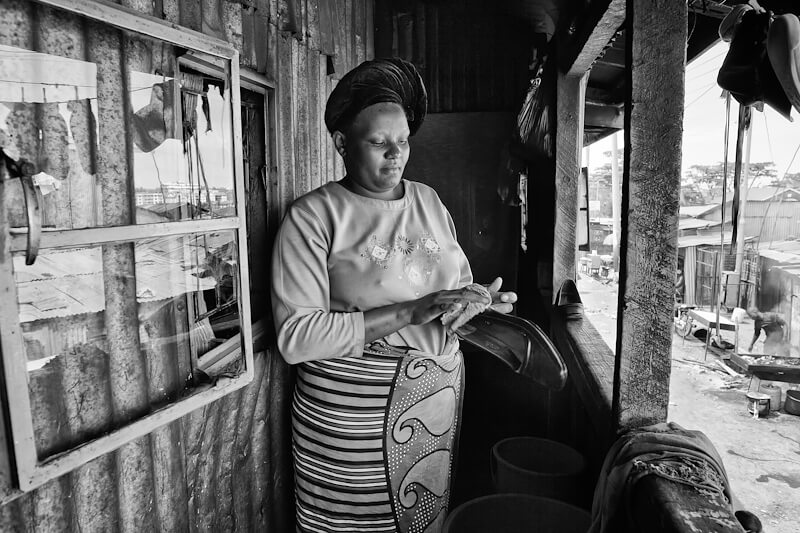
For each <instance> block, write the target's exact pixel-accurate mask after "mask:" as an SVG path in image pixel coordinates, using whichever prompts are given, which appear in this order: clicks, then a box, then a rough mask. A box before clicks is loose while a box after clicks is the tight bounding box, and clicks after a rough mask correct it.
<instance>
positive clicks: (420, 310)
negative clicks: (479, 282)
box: [407, 288, 484, 326]
mask: <svg viewBox="0 0 800 533" xmlns="http://www.w3.org/2000/svg"><path fill="white" fill-rule="evenodd" d="M483 301H484V298H483V296H481V295H480V294H478V293H476V292H474V291H470V290H467V289H465V288H461V289H453V290H443V291H436V292H432V293H430V294H428V295H426V296H423V297H422V298H420V299H418V300H412V301H410V302H407V305H408V309H409V312H410V315H409V324H412V325H416V326H418V325H421V324H427V323H428V322H430V321H431V320H434V319H435V318H437V317H439V316H441V315H442V314H443V313H445V312H446V311H449V310H450V309H453V308H459V307H463V306H465V305H467V304H468V303H470V302H476V303H480V302H483Z"/></svg>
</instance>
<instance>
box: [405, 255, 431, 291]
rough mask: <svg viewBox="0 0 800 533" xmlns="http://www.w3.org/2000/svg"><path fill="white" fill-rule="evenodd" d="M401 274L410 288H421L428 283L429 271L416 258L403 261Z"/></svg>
mask: <svg viewBox="0 0 800 533" xmlns="http://www.w3.org/2000/svg"><path fill="white" fill-rule="evenodd" d="M403 274H405V276H406V279H407V280H408V283H409V284H410V285H411V286H412V287H415V288H416V287H422V286H424V285H425V284H427V282H428V278H430V274H431V271H430V270H428V269H427V267H426V266H425V265H424V264H423V263H422V262H421V261H420V260H419V259H417V258H411V259H406V260H405V261H403Z"/></svg>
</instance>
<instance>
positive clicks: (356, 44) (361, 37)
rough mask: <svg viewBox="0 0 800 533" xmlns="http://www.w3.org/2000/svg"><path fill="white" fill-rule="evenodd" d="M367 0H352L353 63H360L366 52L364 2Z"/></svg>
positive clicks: (364, 58) (365, 56)
mask: <svg viewBox="0 0 800 533" xmlns="http://www.w3.org/2000/svg"><path fill="white" fill-rule="evenodd" d="M366 3H367V0H353V49H354V53H355V64H356V65H360V64H361V63H363V62H364V60H366V58H367V54H366V31H367V23H366V5H365V4H366Z"/></svg>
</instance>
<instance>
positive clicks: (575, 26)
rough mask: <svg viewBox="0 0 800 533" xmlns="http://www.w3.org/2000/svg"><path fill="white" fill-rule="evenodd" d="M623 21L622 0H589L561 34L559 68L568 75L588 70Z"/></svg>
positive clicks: (623, 7)
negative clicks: (562, 34) (564, 32)
mask: <svg viewBox="0 0 800 533" xmlns="http://www.w3.org/2000/svg"><path fill="white" fill-rule="evenodd" d="M624 21H625V0H592V1H591V2H590V3H589V4H588V6H587V7H586V8H585V9H584V10H583V11H581V12H579V13H577V14H576V16H575V17H574V19H573V23H572V24H570V25H567V30H566V32H567V35H564V36H563V37H561V39H562V40H561V42H560V43H559V45H560V50H562V52H561V53H560V63H561V70H562V71H563V72H566V73H567V74H571V75H580V74H583V73H584V72H586V71H587V70H589V69H590V68H591V66H592V63H593V62H594V60H595V59H597V57H598V56H599V55H600V53H601V52H602V51H603V48H605V46H606V45H607V44H608V41H609V40H611V37H613V36H614V33H615V32H616V31H617V30H618V29H619V28H620V26H622V23H623V22H624Z"/></svg>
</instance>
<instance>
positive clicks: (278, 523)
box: [0, 0, 373, 533]
mask: <svg viewBox="0 0 800 533" xmlns="http://www.w3.org/2000/svg"><path fill="white" fill-rule="evenodd" d="M125 3H126V4H127V5H128V6H129V7H132V8H133V9H136V10H139V11H141V12H146V13H152V14H155V15H156V16H159V17H163V18H165V19H167V20H169V21H170V22H173V23H177V24H181V25H183V26H186V27H189V28H191V29H194V30H198V31H202V32H203V33H205V34H207V35H213V36H215V37H219V38H222V39H224V40H226V41H229V42H231V43H233V44H234V45H235V46H236V47H237V49H238V50H239V52H240V54H241V56H240V59H241V65H242V66H243V67H247V68H251V69H253V70H255V71H257V72H260V73H263V74H265V75H266V76H267V77H268V78H270V79H272V80H274V81H275V82H276V84H277V100H276V103H277V106H276V108H277V122H276V124H275V131H270V132H268V135H271V136H274V138H275V140H276V146H277V152H278V154H277V156H278V159H277V163H278V168H277V171H276V172H275V173H274V174H273V179H272V187H271V194H270V195H269V196H268V197H267V207H266V209H267V210H268V215H267V217H263V216H260V217H255V218H257V219H261V220H264V219H266V220H268V221H272V227H271V228H269V231H268V232H267V233H268V234H270V235H271V234H273V233H274V230H275V227H274V226H275V223H276V221H277V220H279V217H280V216H281V214H282V213H283V212H284V210H285V208H286V206H287V205H288V204H289V203H290V202H291V201H292V200H293V199H294V198H296V197H298V196H300V195H302V194H303V193H305V192H307V191H309V190H311V189H313V188H315V187H317V186H319V185H321V184H322V183H324V182H326V181H329V180H331V179H335V178H338V177H341V176H342V172H343V168H342V165H341V163H340V162H339V161H338V156H336V154H335V152H334V150H333V147H332V146H331V143H330V142H329V141H328V134H327V131H326V130H325V128H324V125H323V123H322V116H323V112H324V106H325V100H326V98H327V95H328V94H329V93H330V91H331V89H332V88H333V86H334V85H335V83H336V80H335V79H336V77H338V76H339V75H341V73H343V72H345V71H347V70H348V69H350V68H352V67H353V66H355V65H356V64H357V63H358V62H360V61H362V60H364V59H366V58H369V57H372V55H373V45H372V35H373V32H372V9H373V4H372V0H337V1H335V2H322V1H318V0H288V1H287V0H280V1H279V0H256V1H255V2H249V1H244V0H241V1H234V0H155V1H154V2H150V1H146V0H141V1H139V0H130V1H127V2H125ZM254 8H255V9H254ZM123 41H124V39H123V38H121V37H120V34H119V33H118V32H115V31H111V30H108V28H106V27H104V26H103V25H98V24H96V23H91V24H89V25H81V24H80V23H79V22H78V21H77V19H76V17H72V16H68V15H64V14H62V13H57V12H55V11H54V10H52V9H49V8H45V7H42V6H39V5H36V4H33V3H31V2H28V1H26V0H3V2H2V3H0V43H2V44H6V45H12V46H18V47H22V48H28V49H34V50H37V49H41V50H42V51H48V52H51V53H55V54H57V55H62V56H66V57H76V58H80V59H86V60H89V61H93V62H95V63H97V64H98V68H99V72H100V75H99V79H100V80H101V81H100V84H101V86H100V87H99V88H98V90H106V91H109V92H108V93H107V96H108V97H110V100H111V101H113V94H114V91H117V92H119V91H122V90H123V84H122V83H121V76H122V72H123V71H122V68H123V67H122V65H123V64H124V62H125V61H128V62H130V61H134V62H135V61H139V60H143V58H144V60H146V55H147V54H146V53H145V54H144V55H134V56H133V57H131V56H130V55H129V56H128V57H126V54H125V50H126V49H125V45H124V43H123ZM330 71H334V73H333V75H329V72H330ZM120 101H122V100H120ZM114 112H115V111H114V110H113V109H102V108H101V109H100V120H101V121H103V124H104V125H105V126H106V127H105V128H104V129H105V130H106V131H107V132H109V133H108V134H114V135H118V136H120V138H121V139H124V138H125V130H124V129H119V131H116V130H114V128H113V127H108V124H113V123H118V124H120V126H119V128H124V120H123V119H121V118H120V117H118V116H114V115H113V113H114ZM116 112H117V113H119V112H120V111H119V110H117V111H116ZM109 113H110V114H109ZM31 123H33V122H31ZM15 127H16V126H15ZM19 127H23V125H22V124H20V125H19ZM87 127H88V126H87ZM116 142H117V144H119V142H120V139H116ZM122 142H124V141H122ZM30 144H31V150H33V145H34V144H35V142H34V139H33V138H32V139H31V140H30ZM99 145H100V147H101V148H100V150H99V153H97V154H95V161H93V162H86V166H85V167H84V168H87V169H88V168H92V167H90V166H89V165H92V164H96V171H97V173H98V180H99V181H100V182H101V186H102V187H103V189H102V190H103V194H104V204H106V205H111V204H107V202H110V201H112V200H115V199H116V203H117V204H118V205H117V207H118V208H119V209H120V213H121V215H120V216H122V217H128V214H126V213H125V209H122V208H123V207H124V206H126V205H128V206H129V205H130V199H129V198H128V196H127V194H128V193H126V192H125V191H124V190H125V188H126V187H127V185H125V182H126V175H127V170H126V169H127V168H128V166H129V165H130V162H129V161H127V151H126V150H124V149H123V150H115V149H114V146H115V145H114V143H103V142H101V143H100V144H99ZM104 147H105V148H104ZM23 152H24V150H23ZM23 155H25V154H23ZM121 222H123V223H124V222H125V221H121ZM251 245H252V247H251V254H268V253H269V251H270V249H271V247H270V243H269V242H263V243H261V244H260V245H259V244H257V243H251ZM119 253H120V260H122V261H129V260H130V257H128V255H126V254H128V252H126V251H125V250H124V249H121V250H120V251H119ZM128 266H129V267H130V265H128ZM126 294H127V293H123V292H119V293H118V294H117V298H118V299H119V300H120V301H119V302H118V307H119V308H121V309H124V307H125V300H126V299H127V301H128V302H135V296H132V295H130V294H127V298H125V296H126ZM108 296H109V295H107V298H108ZM3 305H8V303H7V302H6V303H3ZM111 305H113V302H108V306H111ZM133 316H134V317H135V316H136V315H135V311H134V313H133ZM123 322H124V321H123ZM111 335H112V332H110V331H109V336H111ZM129 348H130V347H127V348H125V347H123V348H121V349H120V350H118V352H119V353H125V352H127V353H131V351H133V352H138V350H135V349H133V350H129ZM144 357H151V358H152V356H151V355H147V354H146V355H145V356H144ZM112 360H113V357H112ZM116 363H117V364H122V365H124V364H125V363H130V361H117V362H116ZM139 363H141V362H139ZM113 364H114V363H113V361H112V365H113ZM62 366H63V367H65V366H67V365H66V363H65V364H64V365H60V364H59V365H54V366H53V369H54V372H59V373H60V376H59V379H57V380H56V382H59V383H60V386H59V387H57V388H53V389H52V390H47V391H43V392H47V394H43V395H41V396H42V398H44V399H45V400H44V402H43V404H42V405H38V406H35V407H36V409H37V413H38V414H39V415H41V416H37V420H36V422H35V423H36V425H37V426H38V427H39V432H38V433H37V435H40V436H41V435H46V436H47V437H48V438H49V439H52V441H53V442H56V443H57V442H59V441H60V440H64V439H67V440H68V439H70V438H74V437H75V435H73V434H72V432H71V430H70V427H68V424H65V422H64V420H65V418H64V415H65V413H66V414H69V413H70V412H71V411H73V410H75V409H76V402H79V401H88V402H92V405H94V406H96V409H94V410H93V411H92V413H93V414H92V416H94V417H95V421H94V423H97V424H100V425H102V424H104V423H107V421H108V420H109V419H110V418H112V417H115V416H118V411H119V410H120V409H123V410H124V409H130V410H132V411H136V409H137V408H142V407H144V408H146V406H147V405H148V404H149V401H151V400H152V394H153V393H154V391H157V390H158V388H159V387H163V386H165V383H162V382H160V381H159V380H160V379H161V378H160V377H159V376H161V374H159V373H158V369H159V368H161V367H160V366H158V365H155V361H151V360H148V361H147V364H146V365H142V366H148V367H149V368H150V372H145V371H142V370H141V368H140V369H139V371H138V372H136V373H135V375H134V376H133V377H132V376H131V375H130V374H126V373H125V372H122V371H120V370H116V371H115V370H114V369H113V368H111V369H110V370H109V372H110V375H111V380H112V381H111V386H110V387H107V388H101V389H103V390H97V391H94V392H95V393H96V394H94V395H93V396H91V397H86V398H80V399H76V398H73V397H71V395H70V394H69V380H70V379H81V377H82V375H81V373H82V372H83V373H86V372H92V371H93V369H92V368H83V367H82V368H62ZM130 366H131V365H130V364H128V367H130ZM133 366H134V368H136V365H133ZM153 368H155V369H156V370H155V371H153ZM115 372H116V374H115ZM166 375H168V376H169V375H177V373H172V372H167V373H166ZM115 376H116V377H115ZM131 379H133V380H134V382H135V385H136V386H135V387H133V388H134V389H138V391H139V392H137V393H134V394H133V395H125V394H122V393H120V392H119V391H118V389H121V388H125V387H123V385H124V384H130V382H131ZM166 386H169V383H166ZM290 389H291V372H290V369H289V368H288V367H287V366H286V365H285V364H284V363H283V362H282V360H281V359H280V357H279V356H278V354H277V353H276V352H274V351H273V350H272V349H268V350H267V351H265V352H260V353H257V354H256V358H255V379H254V382H253V383H252V384H251V385H250V386H248V387H246V388H244V389H242V390H240V391H238V392H236V393H234V394H231V395H229V396H227V397H225V398H223V399H222V400H220V401H218V402H216V403H213V404H211V405H209V406H207V407H205V408H202V409H199V410H197V411H195V412H193V413H192V414H191V415H189V416H186V417H184V418H183V419H180V420H178V421H176V422H174V423H172V424H170V425H168V426H165V427H163V428H161V429H159V430H157V431H155V432H153V433H152V434H150V435H148V436H145V437H142V438H140V439H138V440H136V441H134V442H131V443H129V444H127V445H125V446H124V447H122V448H121V449H120V450H118V451H117V452H114V453H112V454H108V455H106V456H102V457H100V458H98V459H96V460H94V461H92V462H90V463H88V464H86V465H84V466H82V467H80V468H78V469H77V470H75V471H74V472H72V473H70V474H68V475H65V476H62V477H61V478H59V479H55V480H52V481H50V482H48V483H46V484H45V485H43V486H42V487H40V488H39V489H37V490H35V491H32V492H30V493H28V494H25V495H22V496H19V497H17V498H16V499H13V498H14V497H15V496H18V493H17V492H15V490H14V489H13V487H12V486H10V484H9V482H8V479H6V478H7V477H8V476H7V475H6V476H0V499H1V500H4V501H9V500H11V501H10V503H7V504H5V505H3V506H0V531H3V532H16V531H25V532H34V531H35V532H37V533H39V532H54V533H55V532H63V531H85V532H90V531H103V532H107V531H137V532H141V531H272V532H277V533H283V532H288V531H291V530H293V526H292V523H293V494H292V489H291V487H292V481H291V457H290V454H289V438H290V432H289V427H288V418H287V417H288V405H287V402H288V398H289V395H290V392H291V391H290ZM115 411H116V412H117V413H116V414H115ZM82 423H83V424H84V425H86V424H88V425H89V426H91V424H92V423H93V422H92V421H91V420H88V421H87V420H82ZM2 459H3V460H0V470H5V473H6V474H7V473H8V464H7V458H5V457H4V458H2ZM0 473H3V472H0ZM12 499H13V500H12Z"/></svg>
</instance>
